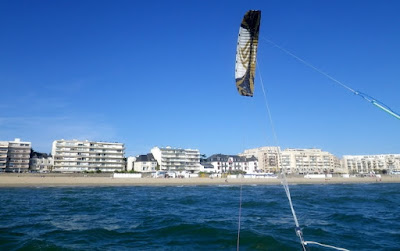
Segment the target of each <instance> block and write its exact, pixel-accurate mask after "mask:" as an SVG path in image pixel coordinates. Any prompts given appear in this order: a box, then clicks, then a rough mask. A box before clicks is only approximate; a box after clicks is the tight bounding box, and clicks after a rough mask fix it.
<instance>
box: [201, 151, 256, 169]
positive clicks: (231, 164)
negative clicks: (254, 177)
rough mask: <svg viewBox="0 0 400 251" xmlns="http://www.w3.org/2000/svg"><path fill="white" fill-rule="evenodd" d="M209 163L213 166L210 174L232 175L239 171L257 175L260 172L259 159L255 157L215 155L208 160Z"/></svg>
mask: <svg viewBox="0 0 400 251" xmlns="http://www.w3.org/2000/svg"><path fill="white" fill-rule="evenodd" d="M207 163H210V164H211V165H212V166H213V169H212V170H211V169H210V168H208V172H212V173H232V172H239V171H240V172H246V173H256V172H258V171H260V170H259V169H258V161H257V158H256V157H254V156H251V157H249V158H246V157H242V156H239V155H225V154H214V155H211V156H210V157H208V158H207Z"/></svg>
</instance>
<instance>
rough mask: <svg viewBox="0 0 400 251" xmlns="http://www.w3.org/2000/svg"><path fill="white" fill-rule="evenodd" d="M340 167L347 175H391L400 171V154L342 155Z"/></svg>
mask: <svg viewBox="0 0 400 251" xmlns="http://www.w3.org/2000/svg"><path fill="white" fill-rule="evenodd" d="M342 165H343V167H344V168H347V169H348V171H349V173H351V174H356V173H360V174H363V173H371V172H376V173H378V172H379V173H388V174H390V173H392V172H396V171H400V154H380V155H344V156H343V159H342Z"/></svg>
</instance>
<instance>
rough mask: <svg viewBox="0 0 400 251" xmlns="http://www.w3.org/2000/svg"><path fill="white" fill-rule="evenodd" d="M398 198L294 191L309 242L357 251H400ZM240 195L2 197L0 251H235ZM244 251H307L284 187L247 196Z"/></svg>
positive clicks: (136, 190) (151, 190)
mask: <svg viewBox="0 0 400 251" xmlns="http://www.w3.org/2000/svg"><path fill="white" fill-rule="evenodd" d="M399 191H400V184H354V185H344V184H342V185H292V186H291V192H292V197H293V202H294V207H295V210H296V212H297V215H298V219H299V222H300V225H301V227H302V229H303V233H304V237H305V240H309V241H317V242H321V243H325V244H330V245H334V246H339V247H343V248H347V249H351V250H400V194H399ZM239 192H240V186H180V187H178V186H176V187H171V186H166V187H49V188H36V187H27V188H1V189H0V250H236V243H237V229H238V214H239V194H240V193H239ZM240 249H241V250H300V244H299V242H298V238H297V236H296V234H295V231H294V222H293V218H292V215H291V212H290V209H289V205H288V202H287V198H286V197H285V193H284V190H283V188H282V187H281V186H279V185H276V186H243V199H242V215H241V229H240ZM310 250H326V249H322V248H319V247H315V246H312V247H311V248H310Z"/></svg>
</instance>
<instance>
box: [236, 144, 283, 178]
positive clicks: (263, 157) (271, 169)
mask: <svg viewBox="0 0 400 251" xmlns="http://www.w3.org/2000/svg"><path fill="white" fill-rule="evenodd" d="M280 151H281V150H280V148H279V147H278V146H264V147H259V148H252V149H247V150H244V152H243V153H240V154H239V156H242V157H246V158H250V157H252V156H254V157H255V158H256V159H257V160H258V168H259V169H260V170H261V171H262V172H267V173H277V172H279V161H280V160H279V153H280Z"/></svg>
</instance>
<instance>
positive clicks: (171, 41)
mask: <svg viewBox="0 0 400 251" xmlns="http://www.w3.org/2000/svg"><path fill="white" fill-rule="evenodd" d="M249 9H260V10H261V11H262V19H261V28H260V37H261V39H260V40H261V42H260V45H259V51H258V61H259V65H258V67H257V70H256V74H257V78H256V83H255V96H254V97H253V98H247V97H241V96H239V95H238V93H237V91H236V87H235V83H234V64H235V52H236V43H237V35H238V30H239V24H240V22H241V19H242V17H243V15H244V13H245V12H246V11H247V10H249ZM399 10H400V2H399V1H395V0H393V1H377V0H376V1H340V0H338V1H266V0H259V1H257V0H254V1H244V0H241V1H235V0H221V1H216V0H202V1H195V0H193V1H184V0H170V1H163V0H157V1H156V0H146V1H50V0H49V1H0V26H1V32H0V86H1V87H0V90H1V98H0V111H1V113H0V140H13V139H14V138H17V137H18V138H21V139H22V140H26V141H31V142H32V146H33V149H35V150H37V151H42V152H50V151H51V143H52V141H53V140H56V139H82V140H84V139H88V140H97V141H112V142H122V143H125V146H126V155H137V154H145V153H147V152H149V151H150V149H151V148H152V147H154V146H172V147H181V148H196V149H199V150H200V152H201V153H204V154H206V155H211V154H214V153H225V154H237V153H239V152H242V151H243V149H246V148H253V147H260V146H269V145H276V141H275V140H274V137H273V130H272V129H271V123H270V121H269V119H268V114H267V110H266V107H265V101H264V97H263V93H262V89H261V81H260V76H261V77H262V82H263V84H264V87H265V89H266V92H267V99H268V103H269V107H270V110H271V115H272V122H273V125H274V128H275V131H276V135H277V139H278V143H279V145H280V146H281V147H282V148H312V147H315V148H321V149H323V150H325V151H329V152H331V153H333V154H335V155H337V156H339V157H340V156H341V155H344V154H381V153H400V133H399V127H400V121H399V120H398V119H396V118H394V117H392V116H390V115H388V114H386V113H385V112H383V111H381V110H379V109H377V108H376V107H374V106H373V105H371V104H369V103H367V102H365V101H364V100H362V99H361V98H360V97H357V96H355V95H354V94H352V93H350V92H348V91H347V90H345V89H343V88H342V87H340V86H338V85H336V84H335V83H333V82H332V81H331V80H329V79H328V78H326V77H325V76H323V75H321V74H319V73H317V72H316V71H314V70H312V69H311V68H309V67H307V66H305V65H304V64H302V63H300V62H298V61H297V60H295V59H294V58H292V57H290V56H288V55H287V54H285V53H283V52H282V51H280V50H279V49H277V48H276V47H274V46H273V45H271V44H269V43H268V42H266V40H265V39H270V40H272V41H274V42H275V43H276V44H279V45H280V46H282V47H284V48H285V49H287V50H289V51H291V52H292V53H294V54H295V55H297V56H299V57H301V58H303V59H304V60H306V61H307V62H309V63H311V64H313V65H314V66H316V67H317V68H319V69H320V70H322V71H324V72H326V73H328V74H330V75H331V76H333V77H334V78H336V79H338V80H339V81H341V82H343V83H345V84H346V85H348V86H350V87H351V88H353V89H355V90H359V91H362V92H364V93H367V94H369V95H371V96H373V97H375V98H376V99H378V100H380V101H383V102H384V103H385V104H387V105H389V106H390V107H391V108H392V109H394V110H395V111H400V99H399V98H398V96H399V93H400V85H399V80H400V71H399V66H400V63H399V60H400V15H398V11H399Z"/></svg>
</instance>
